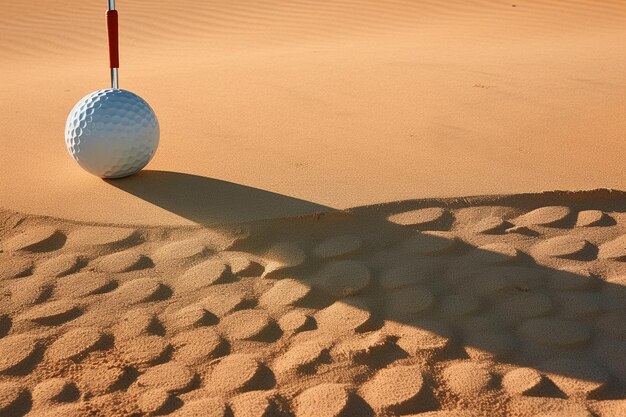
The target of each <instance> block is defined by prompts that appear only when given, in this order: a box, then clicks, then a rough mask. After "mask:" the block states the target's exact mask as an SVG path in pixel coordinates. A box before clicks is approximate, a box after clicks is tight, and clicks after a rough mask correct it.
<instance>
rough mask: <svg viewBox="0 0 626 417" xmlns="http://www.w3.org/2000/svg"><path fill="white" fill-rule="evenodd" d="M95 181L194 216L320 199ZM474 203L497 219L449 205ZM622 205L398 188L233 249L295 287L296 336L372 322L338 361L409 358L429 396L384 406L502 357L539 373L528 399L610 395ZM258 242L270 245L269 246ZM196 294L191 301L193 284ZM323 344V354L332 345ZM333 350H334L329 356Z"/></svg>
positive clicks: (593, 196) (622, 270)
mask: <svg viewBox="0 0 626 417" xmlns="http://www.w3.org/2000/svg"><path fill="white" fill-rule="evenodd" d="M111 184H112V185H115V186H116V187H119V188H121V189H124V190H125V191H127V192H129V193H132V194H135V195H137V196H138V197H140V198H143V199H146V200H147V201H150V202H153V203H154V204H157V205H159V206H161V207H164V208H166V209H168V210H170V211H172V212H174V213H176V214H178V215H180V216H183V217H186V218H188V219H190V220H193V221H195V222H198V223H200V224H204V225H208V224H210V223H213V222H216V221H221V222H230V221H245V220H246V219H251V218H256V219H259V218H264V217H268V218H269V217H279V216H281V215H290V216H293V215H294V214H295V213H294V211H295V212H298V214H305V213H311V212H319V211H328V210H329V209H328V208H327V207H324V206H320V205H317V204H314V203H310V202H306V201H302V200H297V199H293V198H290V197H285V196H281V195H278V194H275V193H271V192H266V191H262V190H258V189H254V188H250V187H244V186H240V185H236V184H230V183H225V182H222V181H216V180H210V179H206V178H199V177H194V176H189V175H183V174H175V173H166V172H146V173H144V174H142V175H139V176H137V177H135V178H133V179H130V180H124V181H115V182H111ZM164 190H165V192H164ZM485 206H487V207H497V208H500V209H502V210H501V213H505V214H504V215H503V223H502V224H501V225H499V224H498V223H497V222H493V224H492V226H493V227H492V228H489V227H484V221H485V218H480V216H479V218H472V217H471V216H467V215H466V214H467V213H465V214H463V213H462V212H463V210H466V211H468V210H469V211H471V210H477V209H478V208H480V207H485ZM549 206H562V207H563V206H565V207H567V208H568V209H569V210H570V211H569V213H567V214H565V215H563V216H561V217H560V218H558V219H556V220H551V221H549V222H548V223H549V224H544V225H532V224H530V225H529V226H528V227H526V228H517V229H516V228H515V223H516V222H518V223H522V221H521V220H518V219H520V217H519V216H520V215H523V214H524V213H528V212H530V211H532V210H535V209H537V208H541V207H549ZM424 208H437V210H440V213H441V215H434V216H432V221H429V222H428V221H427V222H422V223H419V224H411V222H410V221H409V222H406V224H398V222H396V221H391V220H390V219H392V218H393V216H394V215H397V214H401V213H410V212H414V211H417V210H421V209H424ZM591 209H594V210H601V211H604V212H608V213H611V214H612V216H613V217H609V216H606V217H605V218H604V219H600V220H598V222H597V224H595V225H594V226H592V227H580V226H577V225H576V220H577V216H578V213H579V212H581V211H583V210H591ZM548 211H549V210H548ZM624 212H626V198H625V194H624V193H622V192H615V191H608V190H600V191H596V192H589V193H578V194H575V193H560V192H554V193H543V194H535V195H518V196H511V197H500V198H475V199H449V200H419V201H406V202H400V203H392V204H386V205H379V206H374V207H363V208H355V209H352V210H349V211H346V212H334V213H327V214H325V215H317V216H308V217H303V218H301V219H300V220H299V221H298V222H293V221H289V220H280V219H277V220H274V221H270V222H261V224H258V223H254V222H253V223H249V226H250V227H251V238H250V239H248V240H244V241H243V242H241V243H239V244H238V245H237V247H235V248H233V250H238V251H245V252H248V253H251V254H253V255H254V256H256V257H258V258H256V259H258V262H259V263H260V264H262V265H263V266H265V268H266V270H265V274H266V275H265V279H273V280H276V282H279V280H280V279H283V278H291V279H295V280H298V281H300V282H302V283H305V284H306V285H307V286H308V287H310V288H311V292H310V294H309V295H307V296H306V297H304V298H303V299H301V300H296V301H294V305H293V306H292V307H294V306H295V307H301V308H308V309H313V310H314V311H317V312H315V313H313V320H314V321H315V324H314V325H312V326H311V327H310V328H307V330H306V331H304V332H303V333H307V334H306V335H303V334H302V333H301V334H300V335H299V336H300V337H301V339H299V340H315V339H317V338H320V337H321V338H322V339H323V334H328V332H330V333H333V332H336V333H335V334H337V335H338V336H337V337H338V338H339V339H340V340H339V343H343V342H345V339H346V335H352V336H347V337H348V338H350V337H354V338H358V337H361V336H362V335H363V334H366V333H367V334H370V332H380V335H381V338H382V339H381V338H379V339H371V340H376V341H375V342H372V345H371V346H369V345H368V343H369V342H367V341H363V342H362V345H361V347H359V345H358V343H357V344H353V349H354V351H351V352H350V351H349V348H348V351H349V353H347V354H348V355H354V357H352V359H351V360H353V361H356V362H361V363H365V364H368V365H369V368H370V370H373V371H376V370H377V369H381V368H384V367H387V366H389V365H390V364H391V363H392V362H395V361H397V360H400V361H408V362H410V361H411V358H420V359H419V360H420V363H421V364H422V367H423V368H422V369H423V373H424V374H425V376H426V380H427V381H429V382H428V383H429V384H430V385H432V386H431V387H430V388H431V389H430V391H428V392H432V393H435V394H427V395H426V394H425V396H422V397H421V399H417V400H415V401H408V402H406V403H402V404H396V405H395V406H393V407H392V409H390V410H391V412H393V413H399V414H407V413H415V412H419V411H426V410H433V409H437V408H438V407H439V402H440V401H438V400H437V398H435V397H436V396H437V394H436V393H437V392H441V391H440V389H439V388H438V387H437V386H438V385H441V384H442V383H443V384H445V381H446V380H447V378H449V379H450V381H452V382H454V381H464V380H466V382H467V383H469V382H470V381H471V380H473V378H474V376H475V375H474V374H476V373H478V374H480V375H482V373H483V372H487V373H492V374H493V380H492V381H491V382H490V383H489V384H490V385H489V386H491V387H497V386H501V385H502V384H503V382H502V380H501V378H502V372H503V371H502V366H504V367H509V369H512V368H517V367H530V368H533V369H536V370H538V371H539V372H541V373H542V374H544V375H551V377H550V378H549V379H548V378H545V377H544V379H543V380H542V382H541V383H537V384H536V386H533V387H529V392H528V395H529V396H532V397H556V398H567V397H573V398H579V399H580V398H587V399H600V400H602V399H611V398H623V397H624V395H625V394H626V390H625V388H626V353H625V350H624V342H625V340H626V334H625V331H624V325H623V322H624V321H626V287H625V286H624V283H625V282H626V280H625V279H623V278H620V277H621V276H626V262H623V261H624V260H626V248H621V249H620V244H619V243H618V244H613V246H611V244H610V243H609V244H608V245H609V246H607V242H610V241H614V240H615V239H618V238H619V237H620V236H624V234H625V233H626V230H625V226H626V225H624V224H619V222H616V221H615V220H614V218H616V217H619V216H621V214H622V213H624ZM260 213H261V214H260ZM542 216H544V215H542V214H538V215H537V217H539V218H542ZM547 216H548V217H549V216H550V213H548V214H547ZM410 217H411V215H410V214H409V215H408V218H409V219H410ZM418 217H419V216H418ZM544 217H545V216H544ZM540 220H541V219H540ZM544 220H545V219H544ZM511 222H512V223H511ZM530 223H532V222H530ZM479 225H482V226H481V227H482V230H479V229H481V227H478V226H479ZM511 228H512V229H511ZM509 229H510V230H509ZM562 236H566V238H563V239H562V238H561V237H562ZM333 239H334V241H333ZM342 239H343V240H342ZM559 239H561V240H559ZM268 242H271V243H269V245H271V244H272V243H276V242H283V244H282V245H278V246H274V247H273V248H272V247H269V246H268ZM355 242H357V243H355ZM358 242H361V243H360V244H359V243H358ZM320 245H322V246H321V247H322V248H323V247H324V245H326V249H322V250H320ZM320 254H321V255H320ZM281 263H283V266H281V265H280V264H281ZM270 265H271V268H272V270H271V271H270V270H269V266H270ZM222 285H228V284H222ZM286 288H288V286H287V287H286ZM206 296H207V295H206V294H205V295H204V297H206ZM197 297H198V300H197V301H199V302H201V299H202V297H203V295H202V294H198V295H197ZM192 301H193V300H192ZM192 301H190V300H187V302H192ZM269 308H272V307H271V306H270V307H269ZM335 327H336V328H335ZM337 332H338V333H337ZM339 335H342V336H339ZM371 340H370V341H371ZM381 340H382V342H381ZM326 349H327V351H328V352H329V355H330V356H331V357H333V355H334V352H335V349H336V343H335V342H329V343H328V346H327V347H326ZM342 355H343V356H342ZM345 355H346V353H345V350H344V351H343V353H342V354H338V356H337V357H338V358H342V357H345ZM331 362H332V360H331ZM442 363H445V364H452V363H461V364H462V365H461V366H460V367H456V368H455V367H450V368H448V369H446V370H443V372H442V370H441V369H440V365H436V364H442ZM494 363H495V364H496V366H494V365H493V364H494ZM511 365H512V368H511V367H510V366H511ZM323 366H332V365H328V364H326V365H323ZM307 369H308V368H307ZM315 369H316V367H315V366H312V367H310V369H309V370H308V371H306V372H313V373H315V372H316V371H315ZM485 369H486V370H487V371H484V370H485ZM363 377H365V376H363ZM442 381H443V382H442ZM457 384H458V382H457ZM460 384H461V386H457V387H456V388H454V387H453V389H452V390H453V391H454V390H455V389H456V390H460V391H459V392H457V394H458V395H459V397H463V396H468V397H467V398H465V401H468V405H469V404H470V403H471V402H472V398H471V397H472V396H478V395H483V393H482V392H480V391H475V392H472V388H471V387H470V388H467V389H465V388H464V386H463V382H461V383H460ZM520 384H522V385H523V382H520ZM464 390H465V391H464ZM355 395H356V394H355ZM356 403H357V404H358V406H355V407H357V408H355V409H354V410H353V411H354V412H357V411H358V415H363V416H368V415H374V411H373V410H372V409H369V405H367V404H366V403H365V402H364V401H363V400H362V399H361V398H360V397H358V396H357V401H356ZM537 404H539V403H535V405H537ZM530 406H532V405H530ZM539 407H540V406H539ZM537 411H541V410H537Z"/></svg>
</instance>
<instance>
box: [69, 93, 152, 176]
mask: <svg viewBox="0 0 626 417" xmlns="http://www.w3.org/2000/svg"><path fill="white" fill-rule="evenodd" d="M65 144H66V146H67V150H68V151H69V153H70V155H72V157H73V158H74V159H75V160H76V161H77V162H78V163H79V164H80V166H81V167H83V168H84V169H85V170H86V171H88V172H90V173H92V174H94V175H97V176H99V177H103V178H119V177H125V176H128V175H131V174H133V173H135V172H137V171H139V170H140V169H142V168H143V167H144V166H146V165H147V164H148V162H150V160H151V159H152V157H153V156H154V153H155V152H156V149H157V146H158V145H159V122H158V121H157V118H156V115H155V114H154V111H153V110H152V109H151V108H150V106H149V105H148V103H146V102H145V101H144V100H143V99H142V98H141V97H139V96H137V95H136V94H133V93H131V92H130V91H126V90H114V89H106V90H98V91H95V92H93V93H91V94H89V95H87V96H85V97H84V98H82V99H81V100H80V101H79V102H78V103H77V104H76V106H74V108H73V109H72V111H71V112H70V114H69V116H68V118H67V123H66V125H65Z"/></svg>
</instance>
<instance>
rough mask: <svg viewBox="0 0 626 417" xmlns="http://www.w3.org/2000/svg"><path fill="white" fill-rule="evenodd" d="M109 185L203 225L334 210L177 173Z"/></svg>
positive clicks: (156, 173) (142, 175) (144, 173)
mask: <svg viewBox="0 0 626 417" xmlns="http://www.w3.org/2000/svg"><path fill="white" fill-rule="evenodd" d="M107 182H108V183H109V184H111V185H112V186H114V187H117V188H119V189H121V190H124V191H126V192H127V193H129V194H132V195H135V196H137V197H138V198H141V199H142V200H145V201H148V202H150V203H152V204H154V205H156V206H158V207H161V208H163V209H165V210H167V211H170V212H172V213H174V214H177V215H179V216H181V217H184V218H186V219H189V220H191V221H193V222H195V223H198V224H202V225H209V224H219V223H239V222H248V221H253V220H263V219H273V218H280V217H292V216H301V215H306V214H312V213H318V212H328V211H332V210H333V209H332V208H330V207H326V206H323V205H320V204H316V203H312V202H309V201H305V200H300V199H298V198H294V197H289V196H286V195H282V194H277V193H273V192H270V191H265V190H260V189H258V188H254V187H248V186H245V185H240V184H235V183H232V182H228V181H222V180H218V179H213V178H207V177H201V176H197V175H190V174H183V173H178V172H169V171H150V170H146V171H141V172H139V173H138V174H136V175H133V176H130V177H127V178H122V179H115V180H107Z"/></svg>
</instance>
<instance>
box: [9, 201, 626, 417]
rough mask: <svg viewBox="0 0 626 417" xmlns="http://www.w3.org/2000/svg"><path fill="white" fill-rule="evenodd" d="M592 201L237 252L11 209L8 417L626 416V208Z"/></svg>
mask: <svg viewBox="0 0 626 417" xmlns="http://www.w3.org/2000/svg"><path fill="white" fill-rule="evenodd" d="M599 195H600V197H598V194H586V193H580V194H575V195H569V194H559V193H552V194H548V195H545V194H541V195H531V196H523V197H519V196H518V197H500V198H499V199H496V200H485V201H478V202H476V203H473V202H472V200H463V201H462V202H460V201H459V200H454V201H450V200H440V201H435V202H433V201H428V202H425V201H417V202H416V201H412V202H404V203H396V204H390V205H383V206H372V207H363V208H356V209H352V210H350V211H348V212H344V213H337V214H335V213H329V214H327V215H325V216H312V217H308V218H307V217H299V218H292V219H282V220H272V221H264V222H258V223H249V224H246V234H245V238H243V239H242V238H240V236H241V230H240V229H241V227H242V226H241V225H234V226H222V227H217V226H211V227H210V228H209V227H204V226H196V227H181V228H177V227H167V226H159V227H125V226H116V225H95V224H90V225H84V224H77V223H73V222H69V221H61V220H55V219H52V218H38V217H33V216H24V219H23V221H21V222H19V223H11V222H5V221H4V219H5V218H7V217H5V216H9V215H10V214H9V213H4V212H2V211H0V248H2V249H1V251H2V252H1V253H0V255H1V256H0V266H1V267H3V268H4V270H6V271H7V272H6V273H3V274H2V275H0V417H5V416H11V417H23V416H42V415H43V416H55V417H61V416H63V417H65V416H88V415H94V416H100V415H102V416H120V417H122V416H152V415H168V416H170V415H171V416H220V417H247V416H257V417H260V416H263V417H301V416H302V417H308V416H311V417H324V416H329V417H400V416H403V417H407V416H413V417H416V416H418V417H419V416H424V417H428V416H468V417H482V416H490V417H492V416H493V417H505V416H506V417H509V416H511V417H537V416H542V415H543V416H568V417H573V416H579V415H580V416H592V417H618V416H624V415H626V400H624V398H626V366H625V364H626V349H624V345H625V343H626V325H625V324H624V323H626V261H624V257H623V256H622V255H623V253H624V248H623V247H622V246H620V242H622V241H623V240H624V238H623V237H624V236H626V214H624V213H626V203H625V202H624V201H625V200H623V197H620V198H617V197H615V198H613V197H611V195H608V196H607V195H606V194H599ZM603 195H604V197H603V198H604V200H603V199H602V198H601V197H602V196H603ZM425 209H426V210H425ZM589 210H596V211H597V212H598V213H594V216H593V219H598V218H603V219H605V221H602V222H600V223H597V222H595V221H592V222H584V223H582V224H581V223H580V222H579V221H578V220H577V219H580V215H579V214H580V213H585V212H589ZM403 213H409V214H410V215H407V216H405V217H406V218H409V219H410V221H407V222H398V221H397V219H398V218H403V216H402V214H403ZM416 213H417V214H416ZM441 213H445V219H446V221H445V222H439V221H432V219H433V217H435V218H439V216H440V214H441ZM393 216H396V217H393ZM564 216H565V217H564ZM584 216H585V215H583V217H584ZM494 217H497V219H496V220H494ZM390 218H391V220H390ZM485 219H487V220H485ZM520 219H521V220H520ZM422 220H426V221H422ZM516 223H523V224H524V225H525V226H524V227H527V230H529V231H532V233H510V232H507V230H508V229H509V228H510V227H512V226H511V225H513V224H516ZM494 225H495V227H494ZM486 230H487V231H488V233H486V232H485V231H486ZM50 236H54V239H53V240H52V241H50ZM41 242H44V243H45V244H42V243H41ZM581 242H583V243H581ZM616 242H617V243H616ZM606 248H609V249H610V251H608V249H606ZM35 249H36V250H35ZM607 251H608V252H607ZM607 253H609V254H610V256H608V255H607V256H605V255H606V254H607Z"/></svg>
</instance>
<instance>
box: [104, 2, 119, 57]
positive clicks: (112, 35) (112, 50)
mask: <svg viewBox="0 0 626 417" xmlns="http://www.w3.org/2000/svg"><path fill="white" fill-rule="evenodd" d="M118 27H119V25H118V20H117V10H108V11H107V30H108V33H109V64H110V65H109V66H110V67H111V68H119V67H120V50H119V37H118Z"/></svg>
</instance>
